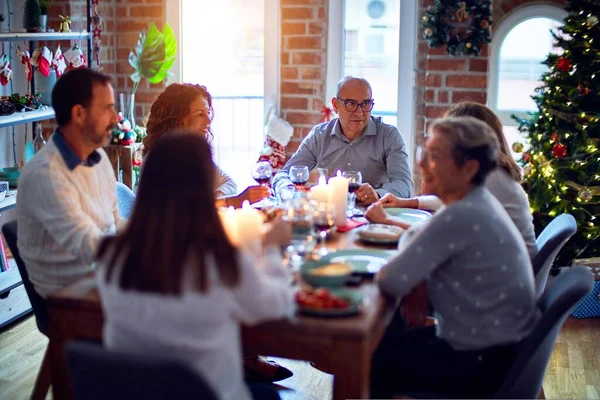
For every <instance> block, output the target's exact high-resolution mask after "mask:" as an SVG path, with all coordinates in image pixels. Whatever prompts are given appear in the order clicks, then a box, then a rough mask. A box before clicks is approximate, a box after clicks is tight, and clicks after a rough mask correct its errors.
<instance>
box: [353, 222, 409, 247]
mask: <svg viewBox="0 0 600 400" xmlns="http://www.w3.org/2000/svg"><path fill="white" fill-rule="evenodd" d="M375 232H377V233H383V234H386V233H387V234H390V235H391V236H396V237H374V236H372V234H373V233H375ZM403 232H404V229H402V228H400V227H399V226H394V225H385V224H369V225H367V226H364V227H362V228H360V229H359V230H358V232H357V234H358V237H359V238H360V240H362V241H363V242H367V243H374V244H396V243H398V240H400V235H402V233H403Z"/></svg>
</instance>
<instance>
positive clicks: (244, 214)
mask: <svg viewBox="0 0 600 400" xmlns="http://www.w3.org/2000/svg"><path fill="white" fill-rule="evenodd" d="M235 214H236V218H235V219H236V236H237V238H238V242H239V246H240V247H244V248H247V249H249V250H250V251H252V252H255V253H258V252H259V251H260V247H261V242H262V236H263V233H264V227H263V218H262V216H261V214H260V211H258V210H257V209H255V208H253V207H251V206H250V203H249V202H248V201H247V200H245V201H244V202H243V203H242V208H241V209H238V210H236V213H235Z"/></svg>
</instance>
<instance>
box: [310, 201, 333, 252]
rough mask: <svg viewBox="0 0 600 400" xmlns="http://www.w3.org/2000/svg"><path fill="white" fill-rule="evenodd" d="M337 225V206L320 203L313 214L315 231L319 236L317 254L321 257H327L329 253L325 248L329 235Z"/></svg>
mask: <svg viewBox="0 0 600 400" xmlns="http://www.w3.org/2000/svg"><path fill="white" fill-rule="evenodd" d="M334 225H335V206H334V205H333V204H329V203H319V204H318V205H317V206H316V207H315V209H314V212H313V226H314V228H315V231H316V232H317V233H318V235H319V242H320V243H321V245H320V246H319V250H317V254H318V255H319V256H321V257H323V256H326V255H327V254H328V253H329V250H328V249H327V246H325V240H326V239H327V234H329V233H330V232H331V228H333V226H334Z"/></svg>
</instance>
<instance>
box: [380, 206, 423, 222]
mask: <svg viewBox="0 0 600 400" xmlns="http://www.w3.org/2000/svg"><path fill="white" fill-rule="evenodd" d="M385 211H386V212H387V213H388V214H389V215H391V216H392V217H396V218H399V219H401V220H403V221H406V222H408V223H411V224H414V223H418V222H425V221H428V220H429V219H430V218H431V217H432V215H431V213H429V212H427V211H424V210H417V209H415V208H386V209H385Z"/></svg>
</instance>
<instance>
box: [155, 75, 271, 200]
mask: <svg viewBox="0 0 600 400" xmlns="http://www.w3.org/2000/svg"><path fill="white" fill-rule="evenodd" d="M213 117H214V109H213V105H212V96H211V94H210V93H209V92H208V90H207V89H206V87H205V86H202V85H194V84H191V83H173V84H171V85H169V86H167V88H166V89H165V90H164V91H163V92H162V93H161V94H160V95H158V97H157V98H156V100H155V101H154V102H153V103H152V106H151V107H150V114H149V115H148V117H147V119H146V132H147V136H146V137H145V138H144V149H143V154H144V156H145V155H146V154H147V153H148V152H149V151H150V150H151V149H152V148H154V147H155V146H156V145H157V143H160V139H161V138H162V137H163V136H165V135H166V134H168V132H172V131H173V130H176V129H184V130H188V131H193V132H196V133H198V134H200V135H202V136H203V137H205V138H206V139H207V140H208V141H209V142H210V141H212V138H213V132H212V130H211V122H212V120H213ZM173 156H174V157H176V156H177V155H173ZM215 171H216V179H215V189H214V191H215V195H216V196H217V199H218V200H219V203H220V204H219V205H223V206H229V205H232V206H235V207H240V206H241V204H242V202H243V201H244V200H248V201H249V202H250V203H255V202H258V201H260V200H262V199H264V198H265V197H268V196H269V195H270V191H269V189H268V188H267V187H265V186H251V187H249V188H247V189H246V190H244V191H243V192H242V193H240V194H239V195H236V193H237V186H236V184H235V182H234V181H233V179H231V177H229V176H228V175H227V174H226V173H225V172H224V171H223V170H222V169H221V168H219V167H218V166H216V165H215Z"/></svg>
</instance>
